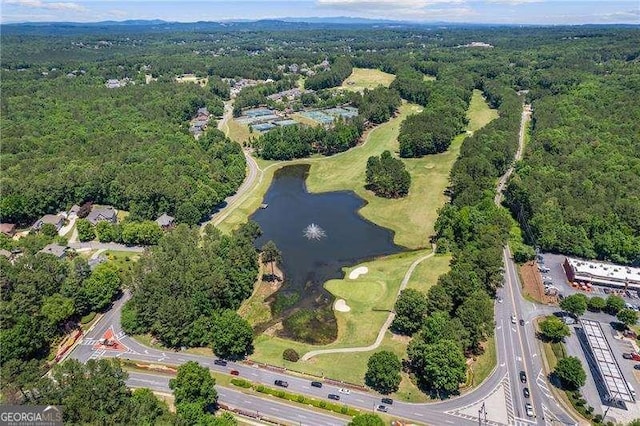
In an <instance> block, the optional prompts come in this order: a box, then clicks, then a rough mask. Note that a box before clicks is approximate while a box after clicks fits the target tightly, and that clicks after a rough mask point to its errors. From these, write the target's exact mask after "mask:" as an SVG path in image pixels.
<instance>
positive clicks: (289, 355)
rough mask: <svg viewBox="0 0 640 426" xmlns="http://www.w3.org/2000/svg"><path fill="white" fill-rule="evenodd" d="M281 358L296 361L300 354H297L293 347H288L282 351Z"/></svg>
mask: <svg viewBox="0 0 640 426" xmlns="http://www.w3.org/2000/svg"><path fill="white" fill-rule="evenodd" d="M282 358H284V359H285V360H287V361H291V362H297V361H298V360H299V359H300V355H298V352H296V351H295V349H291V348H288V349H285V350H284V352H282Z"/></svg>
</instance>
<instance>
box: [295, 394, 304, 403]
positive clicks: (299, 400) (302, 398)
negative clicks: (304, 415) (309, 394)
mask: <svg viewBox="0 0 640 426" xmlns="http://www.w3.org/2000/svg"><path fill="white" fill-rule="evenodd" d="M296 400H297V401H298V402H299V403H303V402H304V395H298V398H296Z"/></svg>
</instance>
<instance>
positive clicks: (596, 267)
mask: <svg viewBox="0 0 640 426" xmlns="http://www.w3.org/2000/svg"><path fill="white" fill-rule="evenodd" d="M563 266H564V271H565V273H566V274H567V278H568V279H569V281H571V282H579V283H591V284H595V285H602V286H609V287H623V288H624V287H626V288H633V289H634V290H640V268H633V267H631V266H623V265H616V264H613V263H606V262H595V261H588V260H581V259H574V258H571V257H567V258H565V261H564V265H563Z"/></svg>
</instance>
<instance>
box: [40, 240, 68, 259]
mask: <svg viewBox="0 0 640 426" xmlns="http://www.w3.org/2000/svg"><path fill="white" fill-rule="evenodd" d="M66 252H67V247H65V246H61V245H59V244H55V243H52V244H47V245H46V246H45V247H44V248H43V249H42V250H40V251H39V252H38V253H46V254H52V255H54V256H55V257H63V256H64V255H65V254H66Z"/></svg>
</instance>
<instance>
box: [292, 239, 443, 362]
mask: <svg viewBox="0 0 640 426" xmlns="http://www.w3.org/2000/svg"><path fill="white" fill-rule="evenodd" d="M434 254H435V247H433V248H432V250H431V253H429V254H428V255H426V256H422V257H420V258H418V259H416V260H415V261H414V262H413V263H412V264H411V266H410V267H409V269H408V270H407V272H406V273H405V274H404V278H403V279H402V282H401V283H400V287H399V288H398V293H397V294H396V298H397V297H398V295H399V294H400V292H401V291H402V290H404V289H405V288H406V287H407V284H408V283H409V280H410V279H411V275H412V274H413V271H414V270H415V269H416V267H417V266H418V265H419V264H420V263H422V262H423V261H425V260H427V259H429V258H430V257H432V256H433V255H434ZM395 317H396V313H395V312H394V311H391V312H389V316H387V319H386V321H385V322H384V324H382V327H381V328H380V331H379V332H378V336H377V337H376V340H375V342H373V343H372V344H370V345H369V346H359V347H355V348H336V349H318V350H315V351H309V352H307V353H306V354H304V355H303V356H302V358H301V359H302V361H307V360H309V359H311V358H313V357H314V356H317V355H322V354H335V353H351V352H369V351H372V350H374V349H376V348H377V347H378V346H380V343H382V339H384V335H385V333H386V332H387V330H388V329H389V326H390V325H391V323H392V322H393V319H394V318H395Z"/></svg>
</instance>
